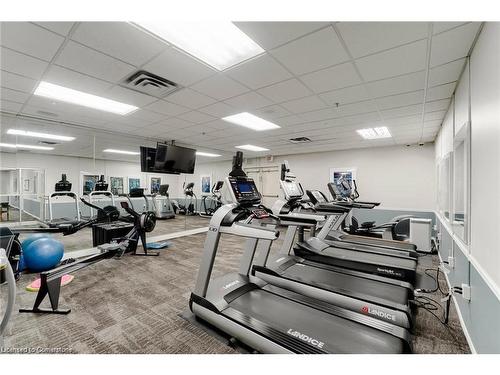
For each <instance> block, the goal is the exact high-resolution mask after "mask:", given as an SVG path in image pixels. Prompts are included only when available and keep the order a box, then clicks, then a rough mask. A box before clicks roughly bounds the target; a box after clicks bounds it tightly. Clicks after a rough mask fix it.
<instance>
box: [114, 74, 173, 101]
mask: <svg viewBox="0 0 500 375" xmlns="http://www.w3.org/2000/svg"><path fill="white" fill-rule="evenodd" d="M120 86H121V87H124V88H127V89H130V90H134V91H138V92H140V93H142V94H146V95H149V96H153V97H155V98H158V99H162V98H164V97H166V96H167V95H170V94H172V93H173V92H175V91H177V90H179V89H180V88H182V86H180V85H178V84H177V83H175V82H172V81H169V80H168V79H166V78H163V77H160V76H157V75H156V74H153V73H149V72H146V71H145V70H139V71H138V72H135V73H134V74H132V75H131V76H130V77H128V78H126V79H125V80H124V82H123V83H121V84H120Z"/></svg>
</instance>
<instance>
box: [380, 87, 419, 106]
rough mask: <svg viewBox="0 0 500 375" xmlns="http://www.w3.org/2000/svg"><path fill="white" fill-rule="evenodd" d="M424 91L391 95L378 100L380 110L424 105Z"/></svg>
mask: <svg viewBox="0 0 500 375" xmlns="http://www.w3.org/2000/svg"><path fill="white" fill-rule="evenodd" d="M423 101H424V90H419V91H413V92H408V93H405V94H398V95H391V96H386V97H383V98H379V99H376V102H377V105H378V107H379V109H381V110H384V109H390V108H397V107H405V106H409V105H412V104H419V103H423Z"/></svg>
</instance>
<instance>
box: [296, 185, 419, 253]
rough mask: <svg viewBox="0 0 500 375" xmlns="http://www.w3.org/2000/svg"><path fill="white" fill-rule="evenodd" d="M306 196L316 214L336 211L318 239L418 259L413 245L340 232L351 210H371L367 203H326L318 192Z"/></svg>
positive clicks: (311, 192)
mask: <svg viewBox="0 0 500 375" xmlns="http://www.w3.org/2000/svg"><path fill="white" fill-rule="evenodd" d="M306 194H307V196H308V197H309V199H310V201H311V202H312V203H314V209H315V210H316V211H317V212H328V211H330V212H331V211H333V212H335V211H336V212H335V213H334V215H331V216H330V217H329V218H328V220H327V221H326V223H325V225H324V226H323V228H322V230H321V231H320V232H319V234H318V236H317V237H318V238H320V239H322V240H324V241H325V242H327V243H332V244H334V245H339V246H347V247H349V248H353V249H358V250H360V251H377V252H379V253H381V254H388V255H393V256H403V257H410V258H415V259H416V258H418V253H417V251H416V250H415V245H413V244H410V243H407V242H401V241H392V240H384V239H381V238H374V237H364V236H354V235H351V234H347V233H345V232H344V231H342V230H341V227H342V223H344V221H345V220H346V218H347V216H348V215H349V214H350V212H351V210H352V209H353V208H373V207H369V204H368V203H357V202H346V201H334V202H328V200H327V199H326V197H325V195H324V194H323V193H322V192H320V191H319V190H307V191H306ZM335 215H336V216H335ZM370 249H371V250H370Z"/></svg>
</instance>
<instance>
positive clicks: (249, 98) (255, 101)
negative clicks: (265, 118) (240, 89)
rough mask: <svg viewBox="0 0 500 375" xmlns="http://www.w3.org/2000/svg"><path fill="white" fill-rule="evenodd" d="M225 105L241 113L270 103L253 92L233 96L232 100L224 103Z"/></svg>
mask: <svg viewBox="0 0 500 375" xmlns="http://www.w3.org/2000/svg"><path fill="white" fill-rule="evenodd" d="M225 102H226V103H227V104H229V105H230V106H232V107H234V108H238V109H240V110H242V111H250V110H252V109H257V108H262V107H266V106H268V105H270V104H272V102H271V101H270V100H269V99H267V98H265V97H263V96H262V95H259V94H257V93H256V92H255V91H250V92H247V93H246V94H243V95H239V96H235V97H234V98H231V99H228V100H226V101H225Z"/></svg>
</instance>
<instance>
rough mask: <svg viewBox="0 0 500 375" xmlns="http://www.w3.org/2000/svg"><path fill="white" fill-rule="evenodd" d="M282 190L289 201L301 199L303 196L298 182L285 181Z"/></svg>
mask: <svg viewBox="0 0 500 375" xmlns="http://www.w3.org/2000/svg"><path fill="white" fill-rule="evenodd" d="M282 188H283V192H284V193H285V197H286V198H287V199H294V198H300V197H302V195H303V192H302V189H301V188H300V186H299V184H298V183H296V182H291V181H283V182H282Z"/></svg>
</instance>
